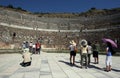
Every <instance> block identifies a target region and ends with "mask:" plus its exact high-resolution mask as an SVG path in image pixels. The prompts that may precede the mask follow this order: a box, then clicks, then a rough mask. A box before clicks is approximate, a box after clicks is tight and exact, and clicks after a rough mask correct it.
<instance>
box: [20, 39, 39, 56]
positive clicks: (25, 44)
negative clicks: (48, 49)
mask: <svg viewBox="0 0 120 78" xmlns="http://www.w3.org/2000/svg"><path fill="white" fill-rule="evenodd" d="M25 48H28V49H29V52H31V53H32V54H40V51H41V43H40V42H39V41H38V40H37V41H36V43H33V42H32V41H30V42H28V41H24V42H23V44H22V49H25Z"/></svg>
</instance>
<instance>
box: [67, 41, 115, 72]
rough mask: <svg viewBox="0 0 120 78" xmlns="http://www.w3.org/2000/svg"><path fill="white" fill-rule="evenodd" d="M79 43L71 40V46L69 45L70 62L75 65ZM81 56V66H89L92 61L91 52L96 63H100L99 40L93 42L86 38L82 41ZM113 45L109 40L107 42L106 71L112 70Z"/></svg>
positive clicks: (80, 46)
mask: <svg viewBox="0 0 120 78" xmlns="http://www.w3.org/2000/svg"><path fill="white" fill-rule="evenodd" d="M76 45H77V44H76V43H75V41H74V40H71V41H70V46H69V50H70V64H72V65H74V64H75V56H76V48H77V46H76ZM79 48H80V56H81V62H80V64H81V68H83V66H85V68H87V67H88V65H90V62H91V54H93V58H94V64H99V56H98V54H99V51H100V45H99V43H98V41H95V42H94V43H91V42H89V41H86V40H85V39H83V40H81V41H80V45H79ZM112 52H113V49H112V46H111V44H110V43H109V42H107V45H106V59H105V62H106V69H105V70H106V71H107V72H108V71H111V65H112V58H111V57H112Z"/></svg>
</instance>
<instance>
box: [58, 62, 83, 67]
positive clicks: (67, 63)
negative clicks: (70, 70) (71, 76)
mask: <svg viewBox="0 0 120 78" xmlns="http://www.w3.org/2000/svg"><path fill="white" fill-rule="evenodd" d="M59 62H62V63H65V64H66V65H68V66H71V67H73V66H74V67H77V68H81V66H78V65H76V64H74V65H73V64H70V63H69V62H66V61H63V60H59Z"/></svg>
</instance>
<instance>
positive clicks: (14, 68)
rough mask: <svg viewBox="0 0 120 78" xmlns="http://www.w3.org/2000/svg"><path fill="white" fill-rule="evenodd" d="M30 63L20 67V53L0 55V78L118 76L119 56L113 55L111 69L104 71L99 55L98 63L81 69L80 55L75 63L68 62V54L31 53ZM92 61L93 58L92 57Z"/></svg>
mask: <svg viewBox="0 0 120 78" xmlns="http://www.w3.org/2000/svg"><path fill="white" fill-rule="evenodd" d="M32 58H33V61H32V65H31V66H28V67H21V66H20V65H19V63H20V62H22V57H21V54H1V55H0V78H120V61H119V60H120V57H113V65H112V67H113V69H112V71H111V72H105V71H104V67H105V64H104V61H105V56H104V55H100V63H99V64H93V63H91V65H90V66H89V68H88V69H85V68H83V69H81V67H80V63H79V61H80V59H79V58H80V56H79V54H77V56H76V65H75V66H72V65H70V64H69V54H65V53H45V52H42V53H41V55H37V54H36V55H32ZM92 62H93V58H92Z"/></svg>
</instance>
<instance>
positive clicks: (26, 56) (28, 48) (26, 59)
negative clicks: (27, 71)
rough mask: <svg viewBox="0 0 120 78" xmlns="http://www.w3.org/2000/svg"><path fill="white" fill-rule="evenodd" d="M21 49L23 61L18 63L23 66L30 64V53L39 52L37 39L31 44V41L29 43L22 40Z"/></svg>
mask: <svg viewBox="0 0 120 78" xmlns="http://www.w3.org/2000/svg"><path fill="white" fill-rule="evenodd" d="M22 50H23V53H22V58H23V61H22V63H20V65H21V66H23V67H26V66H30V65H31V61H32V57H31V55H32V54H40V50H41V44H40V42H39V41H37V42H36V43H35V44H33V43H32V41H31V42H30V43H28V42H27V41H26V42H25V41H24V42H23V44H22Z"/></svg>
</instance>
